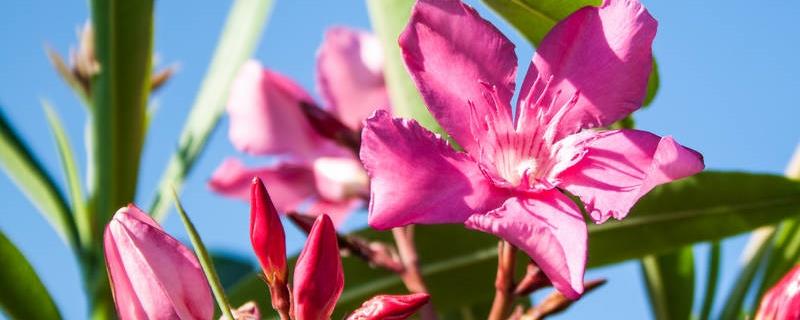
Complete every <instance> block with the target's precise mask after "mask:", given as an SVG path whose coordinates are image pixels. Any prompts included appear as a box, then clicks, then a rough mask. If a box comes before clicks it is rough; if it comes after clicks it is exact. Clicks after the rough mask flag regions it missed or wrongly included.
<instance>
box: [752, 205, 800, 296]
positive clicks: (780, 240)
mask: <svg viewBox="0 0 800 320" xmlns="http://www.w3.org/2000/svg"><path fill="white" fill-rule="evenodd" d="M798 259H800V224H798V221H797V220H791V221H786V222H784V223H783V224H781V225H780V226H778V229H777V232H776V234H775V241H774V243H773V244H772V252H771V253H770V254H769V255H768V257H767V259H766V262H765V266H764V276H763V278H762V279H761V284H760V285H759V286H758V288H757V290H758V291H756V301H760V299H761V297H762V296H763V295H764V293H765V292H766V291H767V290H769V288H771V287H772V286H774V285H775V284H776V283H778V281H779V280H780V279H781V278H783V276H785V275H786V273H787V272H789V270H790V269H791V268H792V267H794V266H795V265H796V264H797V263H798Z"/></svg>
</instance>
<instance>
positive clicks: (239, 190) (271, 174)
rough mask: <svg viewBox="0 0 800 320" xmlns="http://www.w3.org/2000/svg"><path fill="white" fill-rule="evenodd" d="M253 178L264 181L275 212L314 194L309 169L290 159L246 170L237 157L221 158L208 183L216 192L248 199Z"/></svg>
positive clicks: (312, 176)
mask: <svg viewBox="0 0 800 320" xmlns="http://www.w3.org/2000/svg"><path fill="white" fill-rule="evenodd" d="M253 177H258V178H260V179H261V180H263V181H264V185H265V186H266V187H267V188H268V189H269V194H270V196H271V197H272V201H273V202H274V203H275V207H276V208H277V209H278V212H282V213H285V212H287V211H291V210H295V209H296V208H297V207H298V206H300V205H301V204H302V203H303V201H304V200H306V199H307V198H308V197H311V196H313V195H316V194H317V191H316V189H315V188H314V174H313V173H312V171H311V168H309V167H308V166H307V165H305V164H298V163H292V162H278V163H276V164H273V165H270V166H267V167H262V168H257V169H250V168H247V167H245V166H244V164H242V163H241V162H240V161H239V160H237V159H234V158H229V159H225V161H224V162H222V164H221V165H220V166H219V168H217V170H216V171H215V172H214V174H213V175H212V176H211V180H210V181H209V182H208V185H209V187H211V190H213V191H214V192H216V193H219V194H222V195H225V196H229V197H235V198H239V199H242V200H245V201H249V199H250V185H251V182H252V180H253Z"/></svg>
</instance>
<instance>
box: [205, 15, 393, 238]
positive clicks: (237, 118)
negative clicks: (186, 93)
mask: <svg viewBox="0 0 800 320" xmlns="http://www.w3.org/2000/svg"><path fill="white" fill-rule="evenodd" d="M317 86H318V89H319V91H320V94H321V96H322V98H323V102H324V103H323V104H322V106H323V108H324V110H326V111H327V112H328V113H330V114H332V115H333V116H335V117H336V118H338V121H339V122H341V123H342V124H344V125H345V126H346V127H347V128H348V129H349V130H352V131H358V130H360V129H361V123H362V121H363V120H364V119H365V118H366V117H368V116H369V115H370V114H371V113H372V112H373V111H375V110H376V109H378V108H383V109H388V108H389V100H388V95H387V93H386V87H385V85H384V80H383V52H382V51H381V47H380V45H379V44H378V42H377V39H375V38H374V37H373V36H372V35H371V34H369V33H366V32H363V31H357V30H352V29H348V28H344V27H337V28H332V29H330V30H329V31H328V32H327V33H326V35H325V39H324V40H323V43H322V45H321V47H320V49H319V51H318V57H317ZM301 104H307V105H312V106H317V105H319V104H317V103H315V102H314V101H313V99H312V98H311V96H310V95H309V94H308V93H306V92H305V90H303V88H302V87H300V86H299V85H297V84H296V83H295V82H294V81H292V80H291V79H289V78H287V77H285V76H283V75H281V74H279V73H277V72H275V71H272V70H269V69H265V68H263V67H262V66H261V64H260V63H258V62H256V61H250V62H247V63H246V64H245V65H244V66H243V67H242V68H241V70H240V71H239V73H238V75H237V77H236V79H235V81H234V83H233V86H232V88H231V93H230V97H229V101H228V107H227V111H228V115H229V116H230V121H231V122H230V131H229V138H230V140H231V142H232V143H233V145H234V146H235V147H236V148H237V149H238V150H240V151H243V152H245V153H248V154H250V155H257V156H277V157H278V161H277V162H275V163H273V164H271V165H268V166H264V167H260V168H248V167H246V166H245V165H244V164H243V163H242V162H241V161H239V160H237V159H233V158H230V159H226V160H225V161H224V162H223V163H222V165H220V167H219V168H218V169H217V170H216V172H215V173H214V174H213V176H212V178H211V181H210V182H209V185H210V186H211V188H212V189H213V190H214V191H215V192H217V193H220V194H223V195H226V196H233V197H238V198H240V199H245V200H246V199H249V188H250V180H251V178H252V177H253V176H257V177H260V178H261V179H262V180H263V181H264V182H265V183H266V184H267V185H268V186H270V191H271V194H272V197H273V200H274V201H275V206H276V207H277V209H278V211H280V212H288V211H295V210H298V209H299V208H301V207H307V208H308V209H307V210H306V211H308V212H326V213H328V214H330V215H331V217H332V218H333V219H334V221H335V222H336V223H337V224H338V223H339V222H341V221H342V220H343V219H344V218H346V214H347V213H348V212H350V211H352V210H353V209H355V208H356V207H358V206H360V205H362V204H363V200H361V198H362V197H363V196H364V195H366V194H367V192H368V181H369V180H368V178H367V176H366V173H365V172H364V168H363V167H362V166H361V163H360V162H359V161H358V159H357V157H356V155H354V154H353V152H352V151H351V150H348V149H346V148H344V147H342V146H340V145H338V144H336V143H335V142H334V141H332V140H330V139H328V138H326V137H323V136H321V135H320V134H319V132H318V131H317V130H315V128H314V127H312V124H311V123H309V120H308V119H307V118H306V116H305V115H304V113H303V111H302V109H301ZM314 108H315V107H314Z"/></svg>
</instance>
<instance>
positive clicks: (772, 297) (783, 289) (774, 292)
mask: <svg viewBox="0 0 800 320" xmlns="http://www.w3.org/2000/svg"><path fill="white" fill-rule="evenodd" d="M755 319H756V320H783V319H800V266H795V267H794V269H792V270H791V271H789V272H788V273H787V274H786V275H785V276H784V277H783V278H782V279H781V281H779V282H778V283H777V284H776V285H775V286H774V287H772V288H771V289H769V291H767V293H766V294H764V297H763V298H762V299H761V305H759V307H758V312H757V313H756V318H755Z"/></svg>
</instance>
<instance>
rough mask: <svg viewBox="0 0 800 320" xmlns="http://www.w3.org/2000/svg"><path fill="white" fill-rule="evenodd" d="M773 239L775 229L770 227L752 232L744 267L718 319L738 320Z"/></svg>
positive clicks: (744, 254) (745, 254)
mask: <svg viewBox="0 0 800 320" xmlns="http://www.w3.org/2000/svg"><path fill="white" fill-rule="evenodd" d="M774 237H775V229H774V228H772V227H768V228H763V229H761V230H757V231H756V232H753V235H752V236H751V237H750V241H749V243H748V244H747V248H748V249H746V250H745V253H743V256H744V258H745V259H744V261H745V265H744V267H743V268H742V269H741V270H740V271H739V274H738V275H737V276H736V282H735V283H734V284H733V289H731V291H730V292H729V293H728V296H727V299H725V300H724V301H725V306H724V307H723V308H722V312H721V313H720V316H719V319H722V320H734V319H739V318H740V316H741V315H742V312H743V311H744V310H743V309H742V306H743V305H744V300H745V298H746V297H747V293H748V292H749V291H750V286H751V284H752V283H753V280H754V279H755V277H756V274H757V273H758V271H759V270H761V269H762V268H763V266H764V264H765V263H766V259H767V258H768V257H769V256H770V254H771V252H770V251H771V249H772V246H770V245H769V244H770V243H772V240H773V239H774Z"/></svg>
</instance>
